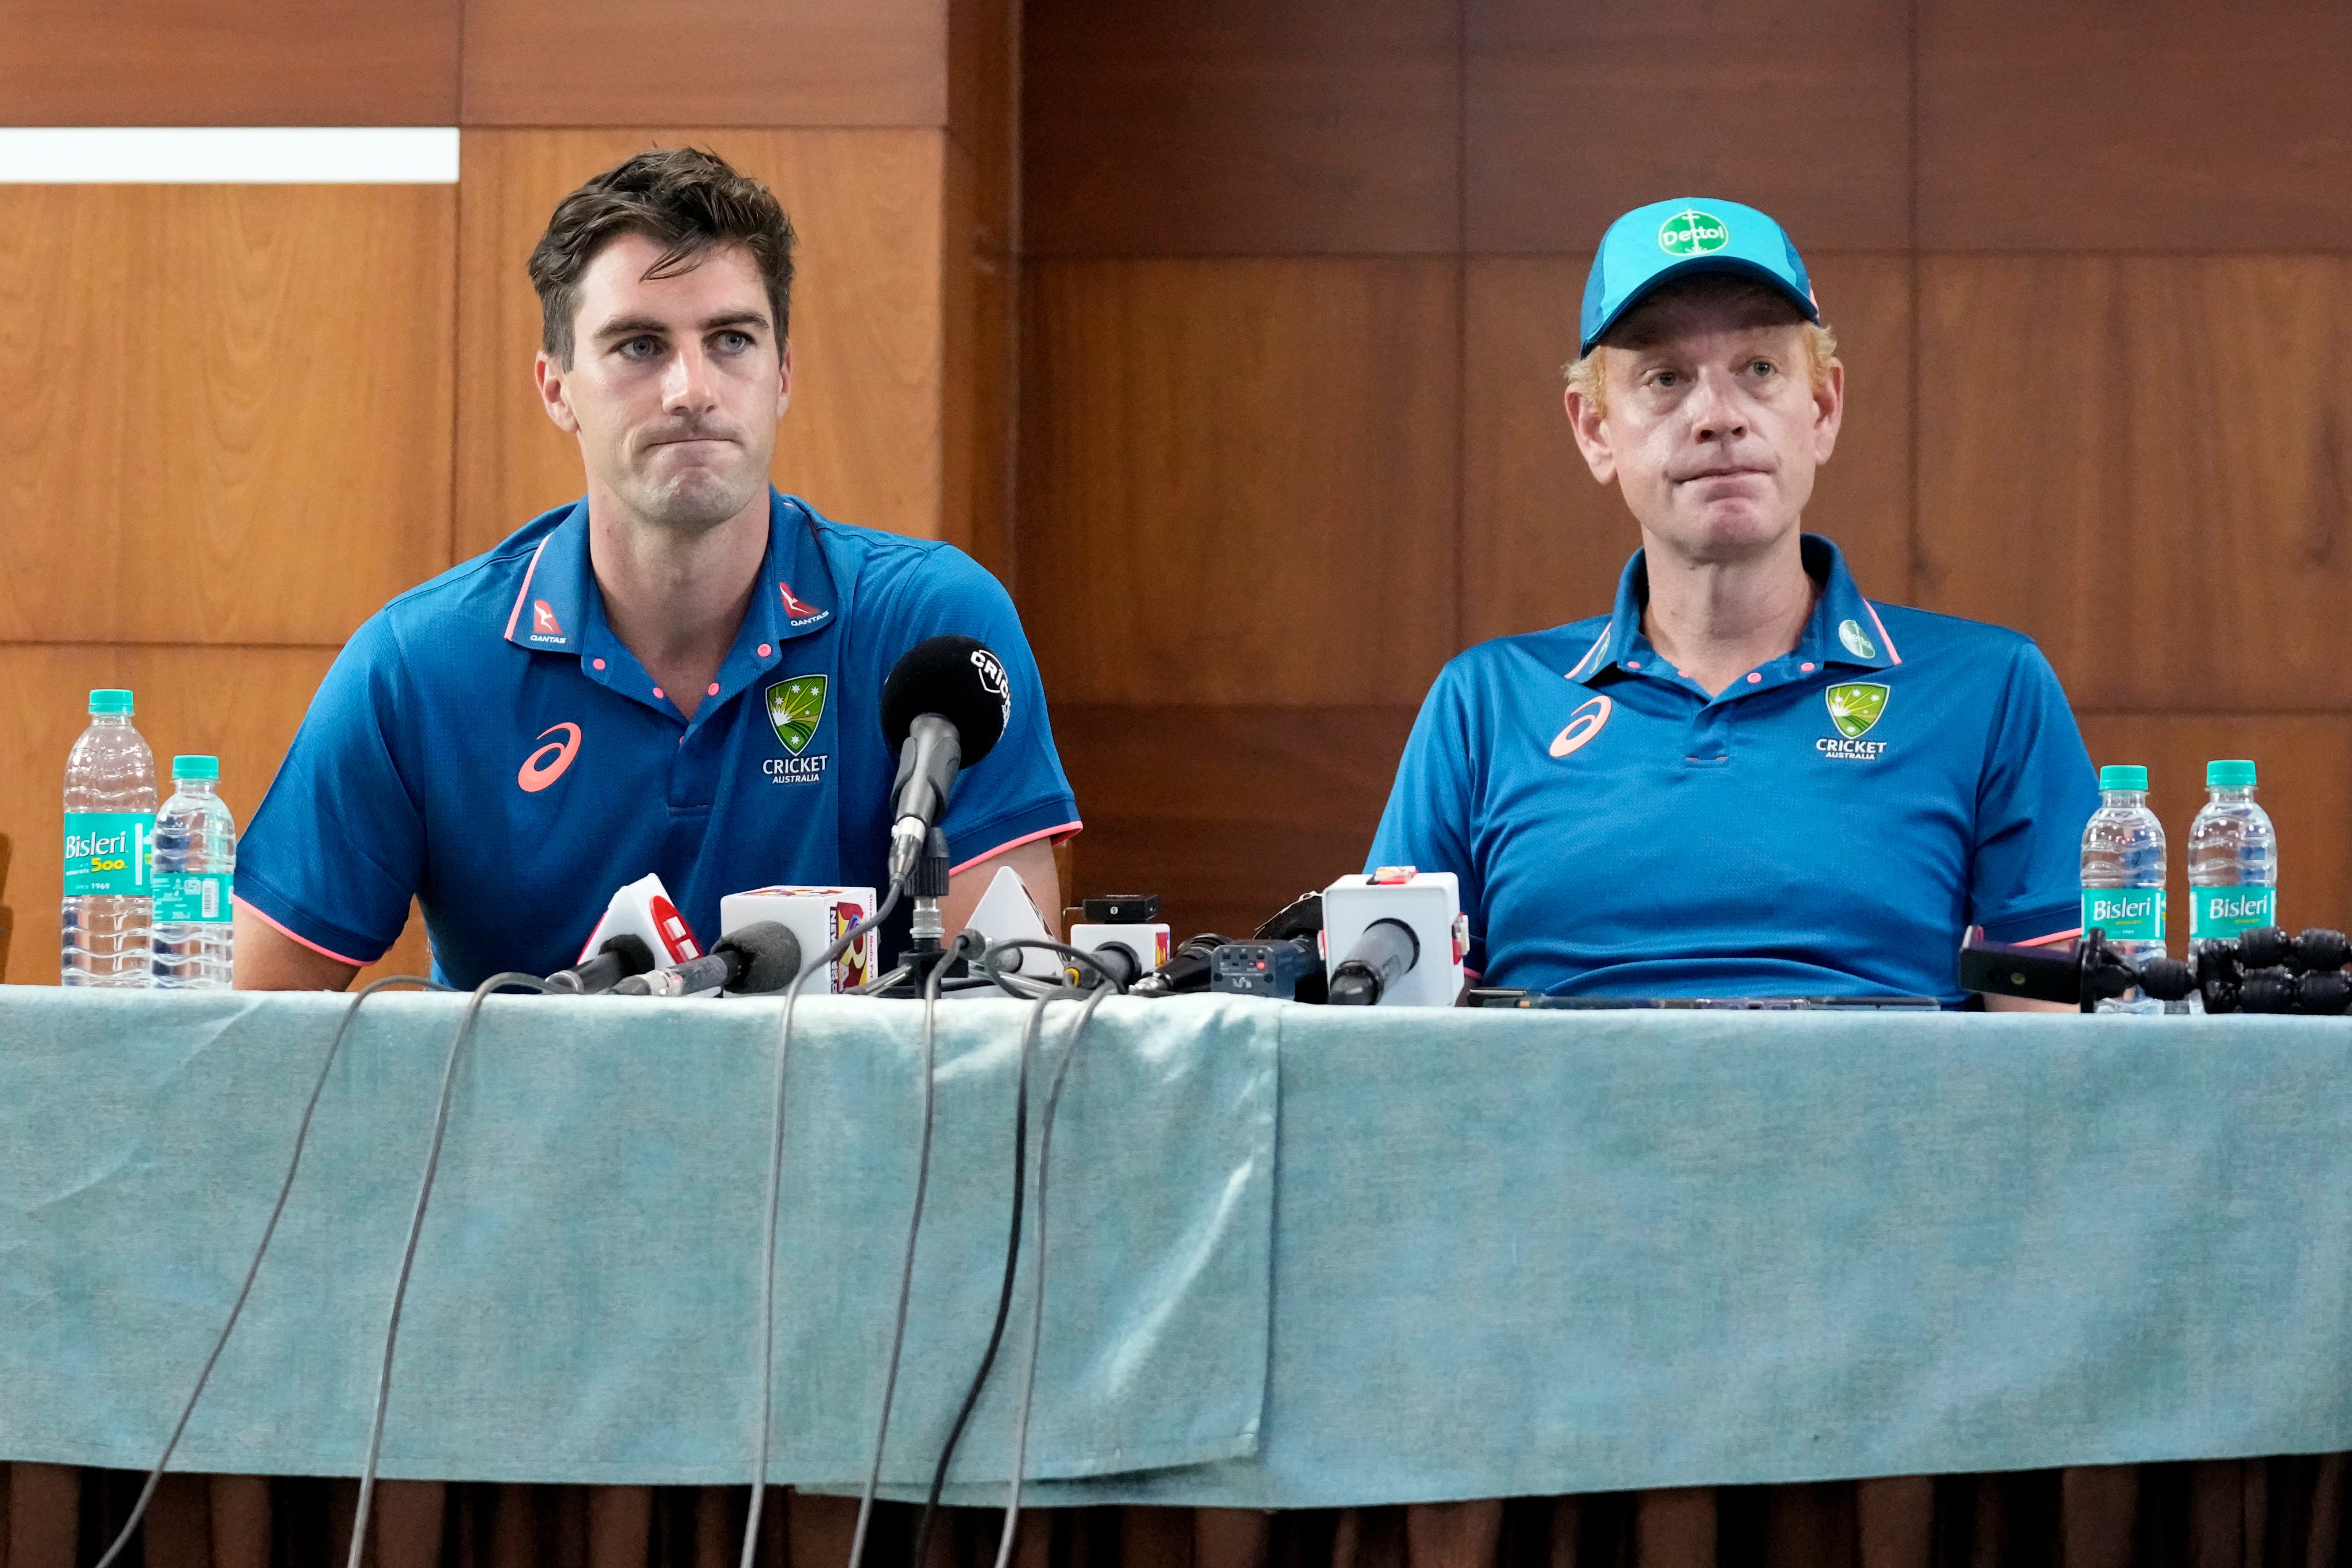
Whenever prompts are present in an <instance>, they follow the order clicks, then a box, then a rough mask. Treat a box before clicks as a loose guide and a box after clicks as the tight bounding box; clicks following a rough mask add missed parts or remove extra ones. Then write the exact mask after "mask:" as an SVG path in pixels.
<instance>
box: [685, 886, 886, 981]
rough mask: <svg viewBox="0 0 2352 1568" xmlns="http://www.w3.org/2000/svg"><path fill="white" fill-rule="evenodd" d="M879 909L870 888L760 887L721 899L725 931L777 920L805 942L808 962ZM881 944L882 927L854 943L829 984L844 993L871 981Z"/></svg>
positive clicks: (722, 933)
mask: <svg viewBox="0 0 2352 1568" xmlns="http://www.w3.org/2000/svg"><path fill="white" fill-rule="evenodd" d="M873 910H874V890H873V889H872V888H870V887H784V886H777V887H755V888H753V889H752V890H751V891H750V892H749V893H730V894H727V895H726V896H725V897H724V898H721V899H720V900H719V935H720V936H732V935H734V934H735V933H736V932H737V931H739V930H740V929H741V928H742V927H744V926H746V925H751V923H752V922H753V921H755V920H772V921H774V922H775V923H776V924H777V925H782V927H783V928H784V929H785V930H787V931H789V932H791V933H792V934H793V938H794V939H795V940H797V941H798V942H799V943H800V945H801V962H803V964H805V963H808V962H811V961H812V960H814V958H815V957H816V956H817V955H818V954H820V953H822V952H824V950H825V949H826V948H828V947H830V946H833V945H834V944H835V942H838V941H840V940H841V938H842V937H843V936H845V935H847V933H848V931H849V928H850V927H851V926H853V925H856V924H857V923H858V922H859V921H861V920H863V919H865V918H866V915H870V914H872V913H873ZM880 946H881V934H880V933H879V932H878V931H868V932H867V933H866V935H865V936H860V937H859V938H858V939H857V940H856V941H855V942H853V943H851V944H850V945H849V949H848V951H847V952H845V953H844V954H842V956H840V957H838V958H835V960H834V961H833V963H832V964H831V965H830V966H829V967H830V968H831V970H832V973H831V974H829V975H828V976H827V977H826V983H827V988H828V989H830V990H831V991H832V993H833V994H834V995H835V996H839V995H841V994H842V993H843V992H844V991H851V990H856V988H858V987H860V986H862V985H864V984H866V982H867V981H868V980H871V979H872V978H873V977H874V965H875V959H876V956H877V952H878V950H879V948H880ZM815 985H816V982H815V981H814V980H812V981H811V982H809V987H810V989H814V988H815ZM802 994H803V995H806V994H807V993H806V992H805V991H803V993H802Z"/></svg>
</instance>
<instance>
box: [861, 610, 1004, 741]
mask: <svg viewBox="0 0 2352 1568" xmlns="http://www.w3.org/2000/svg"><path fill="white" fill-rule="evenodd" d="M927 713H935V714H937V715H939V716H940V717H941V718H943V719H945V720H947V721H948V722H949V723H950V724H951V725H953V726H955V727H956V737H957V738H958V739H959V740H960V741H961V743H962V750H963V764H962V765H963V766H964V767H966V768H971V767H973V766H975V765H976V764H978V762H979V761H980V759H981V758H983V757H986V756H987V755H988V754H989V752H990V751H991V750H992V749H993V748H994V747H995V746H996V743H997V741H998V740H999V739H1001V738H1002V737H1003V734H1004V727H1005V726H1006V725H1007V724H1009V723H1011V722H1012V719H1013V683H1012V681H1011V679H1010V678H1008V677H1007V675H1006V674H1005V672H1004V662H1003V660H1002V659H999V658H998V657H997V656H996V655H995V654H994V653H991V652H990V651H989V650H988V648H987V647H986V646H985V645H984V644H982V643H979V642H976V641H974V640H973V639H971V638H970V637H961V636H954V635H949V636H941V637H927V638H925V639H924V640H923V641H922V642H920V643H916V644H915V645H914V646H913V647H911V648H909V649H908V650H907V652H906V653H905V655H904V656H903V657H901V658H900V659H899V661H898V663H897V664H894V665H892V666H891V667H890V674H889V678H888V679H887V680H885V681H884V682H883V683H882V738H883V739H884V740H886V741H887V742H888V743H889V746H890V750H891V752H892V754H893V755H896V754H897V753H898V750H899V749H900V748H901V747H904V746H905V745H906V744H907V732H908V730H911V729H912V728H914V727H915V720H917V719H918V718H920V717H921V716H923V715H925V714H927Z"/></svg>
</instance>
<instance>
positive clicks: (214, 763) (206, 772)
mask: <svg viewBox="0 0 2352 1568" xmlns="http://www.w3.org/2000/svg"><path fill="white" fill-rule="evenodd" d="M172 777H173V778H174V779H217V778H219V777H220V758H217V757H174V758H172Z"/></svg>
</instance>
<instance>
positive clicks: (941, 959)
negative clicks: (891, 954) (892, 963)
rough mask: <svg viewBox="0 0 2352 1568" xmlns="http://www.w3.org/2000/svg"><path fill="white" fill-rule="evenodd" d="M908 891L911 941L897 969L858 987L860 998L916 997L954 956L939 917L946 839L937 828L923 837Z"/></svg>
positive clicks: (945, 887) (945, 880)
mask: <svg viewBox="0 0 2352 1568" xmlns="http://www.w3.org/2000/svg"><path fill="white" fill-rule="evenodd" d="M907 891H908V892H909V893H911V894H914V895H915V909H914V915H913V917H912V919H911V920H910V921H909V923H908V936H909V937H910V938H911V940H910V941H909V942H908V945H907V950H906V952H904V953H902V954H900V955H899V956H898V967H897V968H895V969H892V970H891V971H890V972H889V973H888V974H887V975H884V976H882V977H880V978H878V979H876V980H873V981H870V982H868V983H867V984H866V985H864V986H861V987H859V988H858V992H857V994H858V995H860V996H866V997H919V996H921V995H922V994H923V988H924V986H925V984H926V983H927V982H929V979H930V977H931V971H932V970H934V969H936V968H938V967H940V965H942V964H944V963H947V962H948V961H950V959H952V958H953V957H954V956H956V955H955V953H954V951H953V950H952V949H950V947H948V946H947V945H946V944H947V935H948V927H947V922H946V921H945V920H944V919H942V918H941V917H940V899H942V898H944V897H946V896H947V892H948V836H947V835H946V834H945V833H943V832H941V831H940V830H939V829H937V828H933V829H931V830H930V831H929V833H927V834H925V835H924V838H923V854H922V858H921V859H920V860H919V861H917V862H915V870H914V874H913V875H911V876H909V877H908V879H907Z"/></svg>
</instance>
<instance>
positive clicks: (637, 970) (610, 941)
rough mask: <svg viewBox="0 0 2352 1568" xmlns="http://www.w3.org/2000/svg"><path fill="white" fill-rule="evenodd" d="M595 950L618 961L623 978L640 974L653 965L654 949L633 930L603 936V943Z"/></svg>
mask: <svg viewBox="0 0 2352 1568" xmlns="http://www.w3.org/2000/svg"><path fill="white" fill-rule="evenodd" d="M596 951H597V952H598V953H600V954H604V955H606V956H611V957H613V958H614V959H617V960H618V961H619V963H620V968H621V977H622V978H623V979H626V978H628V977H630V976H631V975H642V974H644V973H645V972H646V970H647V969H650V968H652V967H654V950H653V949H652V948H651V947H648V946H646V939H645V938H644V937H642V936H638V935H637V934H636V933H635V932H634V931H624V932H622V933H621V934H620V935H619V936H607V937H605V938H604V946H601V947H599V948H597V949H596Z"/></svg>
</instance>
